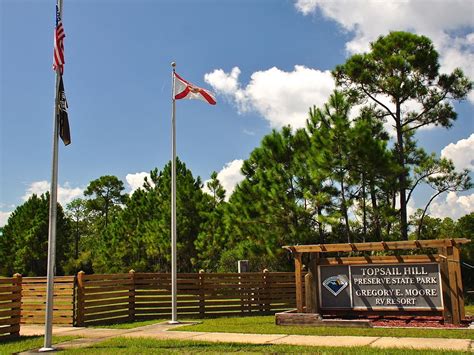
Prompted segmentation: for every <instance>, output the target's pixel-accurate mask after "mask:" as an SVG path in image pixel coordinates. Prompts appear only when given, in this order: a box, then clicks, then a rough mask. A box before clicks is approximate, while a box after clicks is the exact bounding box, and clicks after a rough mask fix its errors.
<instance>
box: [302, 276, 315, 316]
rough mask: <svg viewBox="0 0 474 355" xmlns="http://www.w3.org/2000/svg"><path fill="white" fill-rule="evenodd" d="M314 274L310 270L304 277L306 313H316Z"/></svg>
mask: <svg viewBox="0 0 474 355" xmlns="http://www.w3.org/2000/svg"><path fill="white" fill-rule="evenodd" d="M313 282H314V280H313V273H312V272H311V270H308V273H307V274H306V275H305V277H304V290H305V304H306V309H305V313H314V302H313V301H314V299H313V292H312V291H313V288H314V287H313Z"/></svg>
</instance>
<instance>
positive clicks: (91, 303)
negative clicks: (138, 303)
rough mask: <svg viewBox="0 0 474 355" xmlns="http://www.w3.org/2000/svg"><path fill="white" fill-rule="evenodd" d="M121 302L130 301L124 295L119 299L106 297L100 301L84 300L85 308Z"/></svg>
mask: <svg viewBox="0 0 474 355" xmlns="http://www.w3.org/2000/svg"><path fill="white" fill-rule="evenodd" d="M120 303H128V297H123V298H118V299H105V300H99V301H87V302H84V308H90V307H96V306H106V305H116V304H120Z"/></svg>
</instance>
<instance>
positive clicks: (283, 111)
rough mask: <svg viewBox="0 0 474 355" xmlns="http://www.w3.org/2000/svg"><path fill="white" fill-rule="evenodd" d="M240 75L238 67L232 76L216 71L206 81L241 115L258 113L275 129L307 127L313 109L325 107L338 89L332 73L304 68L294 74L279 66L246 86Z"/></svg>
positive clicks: (259, 74)
mask: <svg viewBox="0 0 474 355" xmlns="http://www.w3.org/2000/svg"><path fill="white" fill-rule="evenodd" d="M239 74H240V69H239V68H238V67H234V68H233V69H232V70H231V72H230V73H226V72H224V71H223V70H222V69H216V70H214V71H213V72H211V73H208V74H206V75H205V77H204V79H205V81H206V82H207V83H208V84H209V85H211V86H212V87H213V89H214V90H215V91H216V92H217V93H219V94H221V95H224V96H226V97H227V98H229V99H230V100H232V101H233V102H234V103H235V105H236V106H237V108H238V110H239V112H240V113H245V112H249V111H255V112H257V113H259V114H260V115H261V116H262V117H264V118H265V119H266V120H267V121H268V122H269V123H270V126H271V127H274V128H280V127H282V126H285V125H288V124H290V125H291V126H292V127H294V128H300V127H304V125H305V123H306V119H307V118H308V111H309V108H310V107H312V106H313V105H316V106H322V105H323V104H324V103H325V102H326V101H327V99H328V97H329V95H330V94H331V93H332V92H333V90H334V88H335V85H334V80H333V78H332V76H331V72H330V71H320V70H317V69H311V68H307V67H305V66H301V65H296V66H295V68H294V70H293V71H291V72H285V71H283V70H280V69H278V68H276V67H273V68H270V69H268V70H264V71H257V72H255V73H253V74H252V76H251V78H250V82H249V83H248V84H247V86H245V87H243V86H242V85H241V84H240V82H239Z"/></svg>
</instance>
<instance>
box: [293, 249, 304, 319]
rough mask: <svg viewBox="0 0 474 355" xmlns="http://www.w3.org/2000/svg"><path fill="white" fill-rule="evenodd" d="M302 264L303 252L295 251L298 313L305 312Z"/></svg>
mask: <svg viewBox="0 0 474 355" xmlns="http://www.w3.org/2000/svg"><path fill="white" fill-rule="evenodd" d="M301 266H302V264H301V253H295V283H296V310H297V312H298V313H303V282H302V276H301V275H302V270H301Z"/></svg>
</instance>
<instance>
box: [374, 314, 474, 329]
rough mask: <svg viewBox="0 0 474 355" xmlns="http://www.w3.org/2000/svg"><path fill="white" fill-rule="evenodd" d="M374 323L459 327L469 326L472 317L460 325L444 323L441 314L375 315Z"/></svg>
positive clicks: (386, 325) (378, 324) (385, 325)
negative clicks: (415, 315) (414, 315)
mask: <svg viewBox="0 0 474 355" xmlns="http://www.w3.org/2000/svg"><path fill="white" fill-rule="evenodd" d="M371 320H372V324H373V325H374V326H376V327H412V328H459V327H466V328H467V327H468V326H469V324H471V321H472V319H469V320H467V319H466V321H464V322H462V324H461V325H460V326H457V325H454V324H449V323H444V319H443V317H439V316H417V317H411V316H400V317H395V316H392V317H388V316H385V317H375V318H373V319H371Z"/></svg>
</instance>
